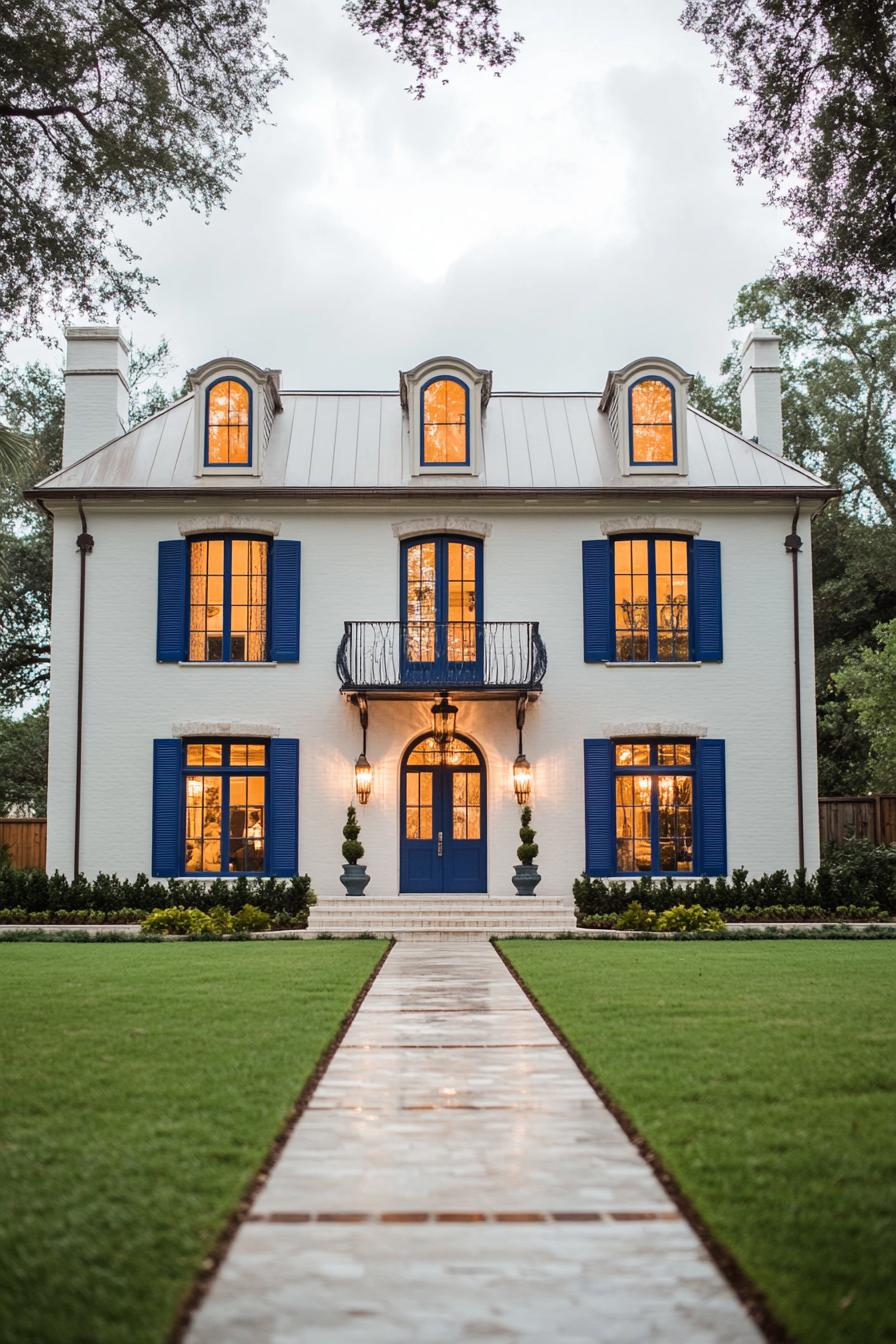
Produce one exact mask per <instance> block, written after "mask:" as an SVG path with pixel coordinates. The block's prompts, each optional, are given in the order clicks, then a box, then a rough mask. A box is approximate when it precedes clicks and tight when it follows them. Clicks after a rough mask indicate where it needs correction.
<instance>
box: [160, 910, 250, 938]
mask: <svg viewBox="0 0 896 1344" xmlns="http://www.w3.org/2000/svg"><path fill="white" fill-rule="evenodd" d="M270 927H271V917H270V915H268V914H265V912H264V911H263V910H259V908H258V906H257V905H244V906H243V908H242V909H241V910H237V911H236V912H235V913H234V914H231V912H230V911H229V910H227V909H226V908H225V907H224V906H223V905H216V906H213V907H212V909H211V910H209V911H208V912H207V913H206V911H204V910H197V909H196V908H195V907H193V908H192V909H191V908H190V907H189V906H184V905H168V906H165V907H163V908H162V909H159V910H153V911H152V912H151V913H150V914H148V915H147V916H146V918H145V919H144V921H143V927H142V929H141V933H179V934H186V935H189V936H192V937H194V938H195V937H198V936H200V935H211V936H212V937H216V938H223V937H224V935H225V934H228V933H263V932H264V931H265V930H266V929H269V928H270Z"/></svg>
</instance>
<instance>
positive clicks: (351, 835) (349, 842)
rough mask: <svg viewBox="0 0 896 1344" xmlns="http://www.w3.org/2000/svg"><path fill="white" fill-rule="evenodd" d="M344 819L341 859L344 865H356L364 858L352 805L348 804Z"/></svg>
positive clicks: (356, 818) (359, 830)
mask: <svg viewBox="0 0 896 1344" xmlns="http://www.w3.org/2000/svg"><path fill="white" fill-rule="evenodd" d="M345 817H346V821H345V825H344V826H343V828H342V834H343V835H344V836H345V839H344V840H343V842H342V857H343V858H344V859H345V861H346V863H357V862H358V860H359V859H362V858H363V857H364V846H363V845H362V844H361V841H360V840H359V839H358V836H359V835H360V834H361V826H360V824H359V822H358V814H357V812H356V811H355V809H354V806H353V804H351V803H349V805H348V809H347V811H346V814H345Z"/></svg>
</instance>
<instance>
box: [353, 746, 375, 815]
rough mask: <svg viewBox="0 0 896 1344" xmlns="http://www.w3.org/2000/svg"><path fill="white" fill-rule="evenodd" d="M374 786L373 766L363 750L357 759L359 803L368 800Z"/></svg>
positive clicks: (356, 773) (356, 778) (356, 780)
mask: <svg viewBox="0 0 896 1344" xmlns="http://www.w3.org/2000/svg"><path fill="white" fill-rule="evenodd" d="M372 788H373V766H372V765H371V764H370V762H369V761H368V759H367V757H366V756H365V755H364V753H363V751H362V752H361V755H360V756H359V757H358V759H357V760H356V761H355V793H357V795H358V802H359V803H366V802H367V799H368V798H369V797H370V790H371V789H372Z"/></svg>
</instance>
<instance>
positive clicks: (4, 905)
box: [0, 866, 317, 923]
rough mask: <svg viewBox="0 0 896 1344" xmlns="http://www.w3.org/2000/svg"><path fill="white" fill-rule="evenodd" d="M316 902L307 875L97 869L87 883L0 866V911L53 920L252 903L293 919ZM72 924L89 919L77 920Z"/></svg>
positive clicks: (230, 909)
mask: <svg viewBox="0 0 896 1344" xmlns="http://www.w3.org/2000/svg"><path fill="white" fill-rule="evenodd" d="M316 900H317V897H316V896H315V894H314V892H313V891H312V889H311V878H310V877H308V876H307V874H306V875H305V876H303V877H291V878H288V879H280V878H276V877H257V878H251V879H250V878H247V877H244V876H240V877H237V878H235V879H224V878H217V879H216V880H215V881H214V882H200V881H197V880H196V879H188V878H171V880H170V881H168V882H153V881H151V880H150V879H149V878H148V877H147V876H146V875H145V874H144V873H141V874H140V875H139V876H138V877H135V878H133V879H130V878H123V877H116V876H115V875H114V874H111V873H100V874H99V875H98V876H97V877H95V878H94V879H93V881H92V882H91V881H88V879H87V878H86V877H84V876H83V875H79V876H78V877H76V878H72V879H69V878H67V877H64V876H63V875H62V873H45V872H42V871H41V870H40V869H37V868H26V869H22V868H6V867H2V866H0V910H7V911H15V910H20V911H25V912H26V913H28V914H32V913H39V914H41V915H42V916H43V917H45V918H47V919H53V920H54V921H55V922H61V920H60V918H59V917H60V916H61V915H62V913H63V912H68V913H69V914H71V913H72V912H74V914H75V915H78V916H81V915H83V914H84V912H88V911H89V912H91V913H92V914H97V913H102V914H104V915H110V916H111V915H114V914H116V913H118V912H120V911H125V910H126V911H133V912H135V914H137V913H139V917H140V919H141V920H142V919H143V917H144V916H145V914H146V912H147V911H149V910H157V909H160V908H164V907H166V906H171V905H182V906H186V907H188V908H191V909H194V910H201V911H202V912H203V913H205V914H208V912H209V911H210V910H212V909H213V908H214V907H215V906H223V907H224V909H225V910H227V911H228V912H229V913H230V914H236V913H237V911H239V910H241V909H242V908H243V906H245V905H253V906H256V907H257V908H258V909H259V910H261V911H262V912H263V913H264V914H266V915H269V916H271V918H272V919H273V918H274V917H276V916H284V915H287V916H289V917H290V918H291V919H294V918H296V917H301V916H305V917H307V914H308V910H309V908H310V906H312V905H314V903H315V901H316ZM15 922H23V921H15ZM73 922H78V923H84V922H90V921H85V920H83V919H80V918H79V919H78V920H77V921H73ZM128 922H131V921H128Z"/></svg>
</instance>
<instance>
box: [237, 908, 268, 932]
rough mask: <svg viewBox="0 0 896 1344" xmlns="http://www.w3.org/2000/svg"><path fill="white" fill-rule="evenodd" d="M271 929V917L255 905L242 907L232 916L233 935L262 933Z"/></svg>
mask: <svg viewBox="0 0 896 1344" xmlns="http://www.w3.org/2000/svg"><path fill="white" fill-rule="evenodd" d="M270 927H271V917H270V915H266V914H265V912H264V911H263V910H259V908H258V906H257V905H244V906H243V908H242V910H237V912H236V914H235V915H234V916H233V931H234V933H264V932H265V930H267V929H269V928H270Z"/></svg>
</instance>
